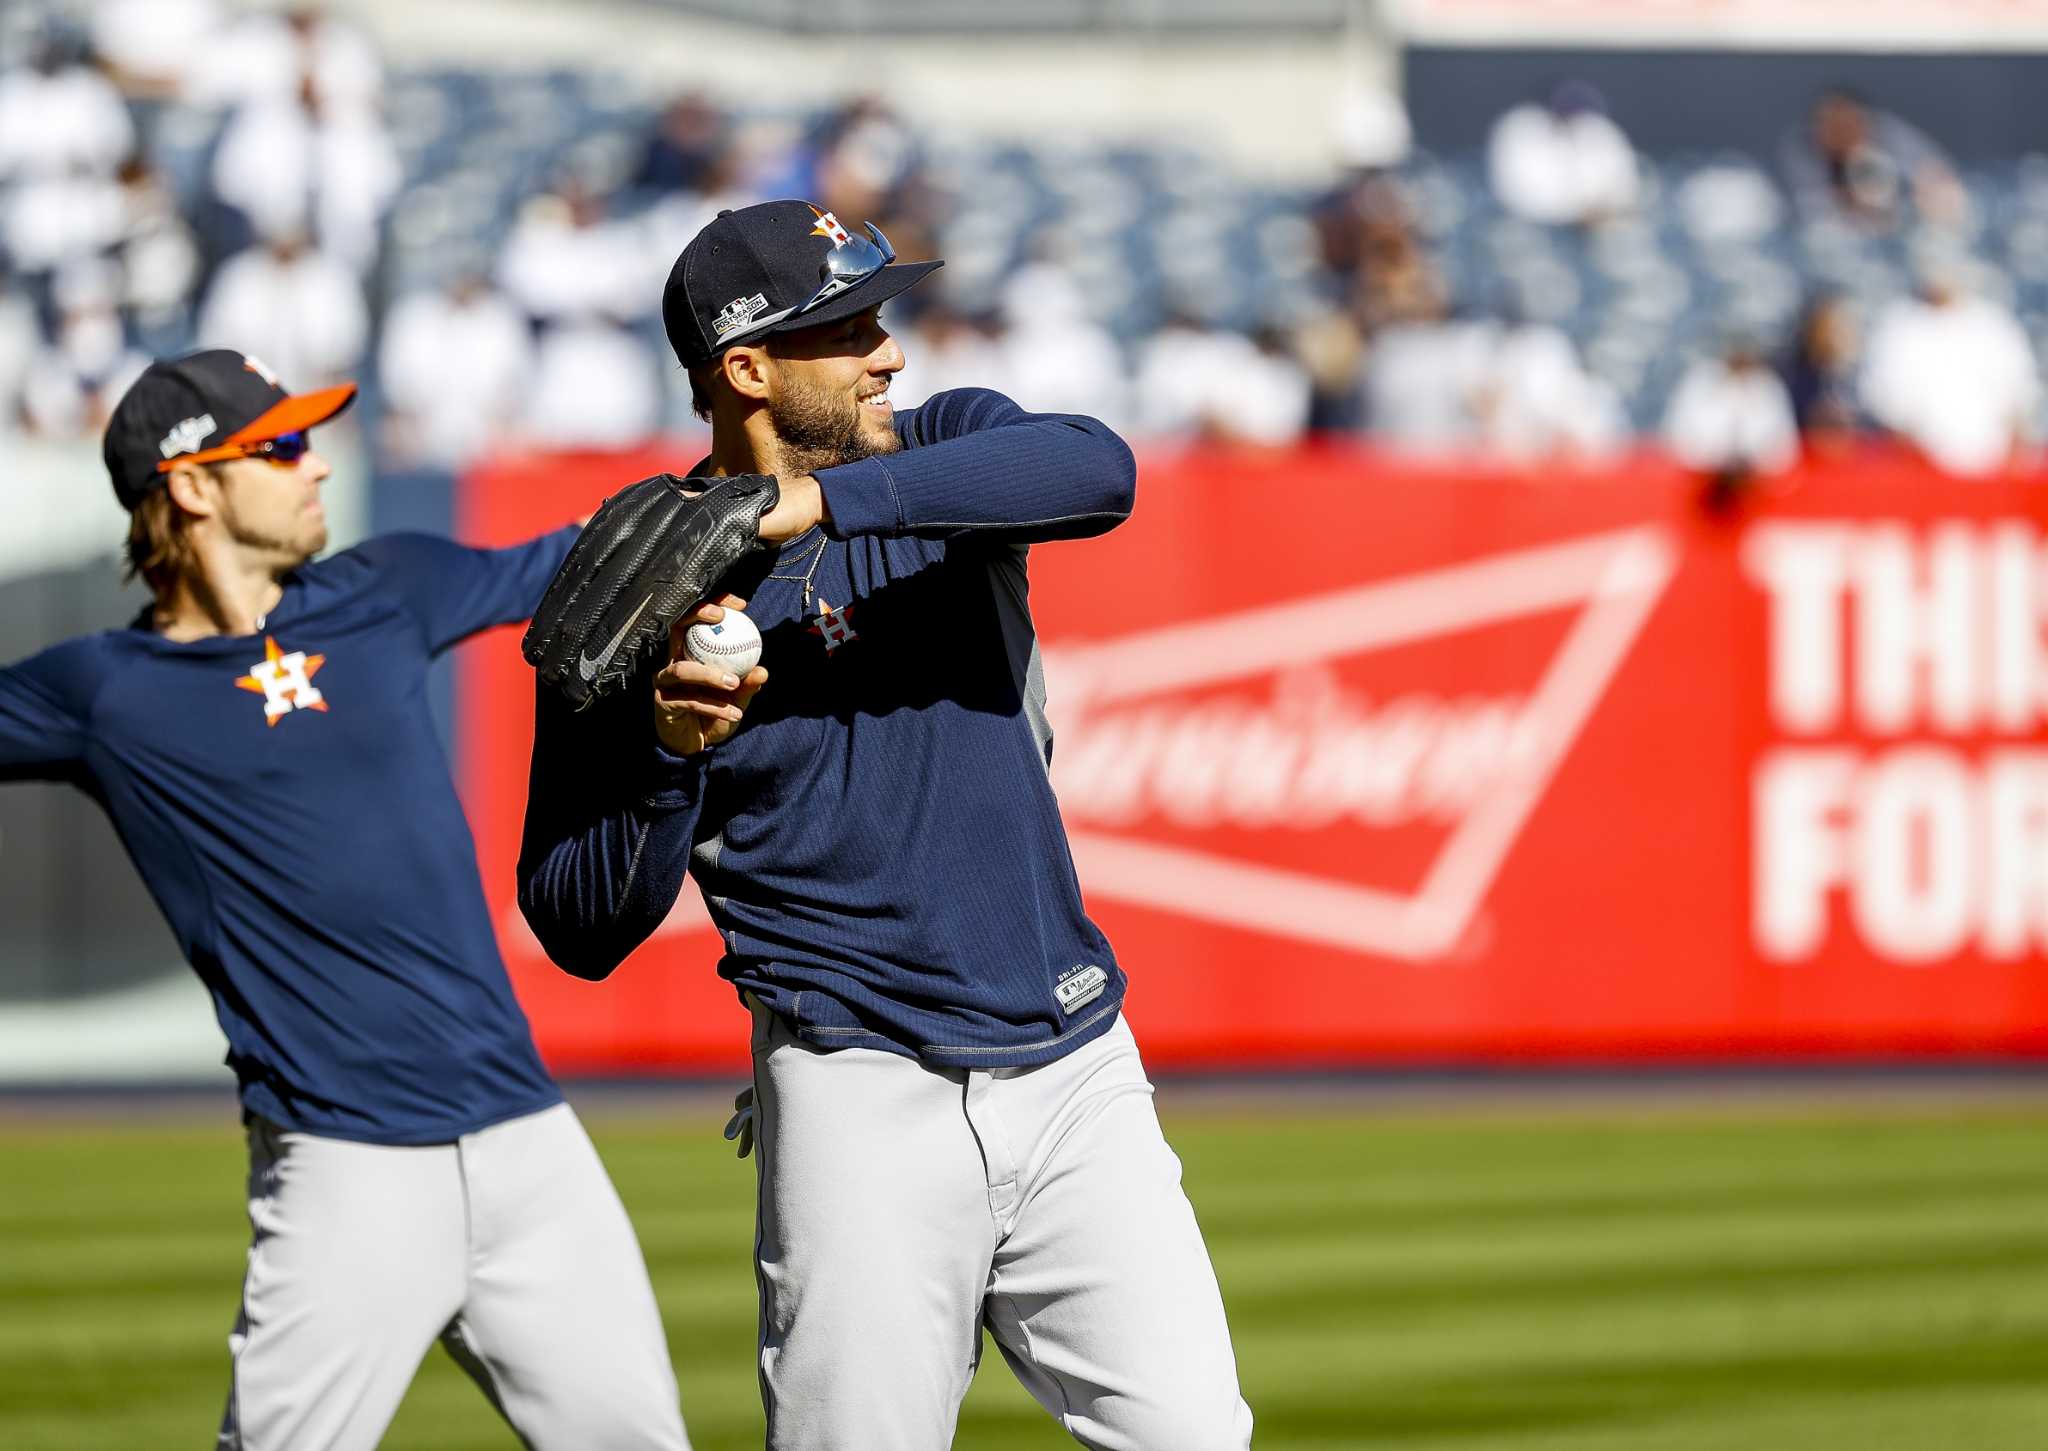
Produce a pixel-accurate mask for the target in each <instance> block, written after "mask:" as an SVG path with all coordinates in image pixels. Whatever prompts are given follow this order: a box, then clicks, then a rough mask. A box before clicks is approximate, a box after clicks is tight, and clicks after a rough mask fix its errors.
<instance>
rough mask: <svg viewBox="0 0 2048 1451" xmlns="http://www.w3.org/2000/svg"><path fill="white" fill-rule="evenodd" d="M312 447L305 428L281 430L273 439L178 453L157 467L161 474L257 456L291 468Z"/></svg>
mask: <svg viewBox="0 0 2048 1451" xmlns="http://www.w3.org/2000/svg"><path fill="white" fill-rule="evenodd" d="M312 447H313V440H312V437H311V435H309V434H307V433H306V432H305V431H304V430H300V431H299V432H296V433H280V434H279V435H278V436H277V437H276V438H266V439H264V440H262V441H261V442H260V443H224V444H222V445H220V446H219V447H218V448H203V449H201V450H199V452H197V453H181V454H179V455H178V456H177V457H176V458H167V459H165V460H164V461H163V462H162V463H160V464H158V465H157V466H156V471H157V472H158V473H160V474H167V473H169V472H170V471H171V470H172V469H174V468H176V467H177V466H178V465H179V464H211V463H225V462H226V461H227V460H229V459H237V458H260V459H262V460H263V461H264V462H265V463H271V464H276V465H277V466H278V467H279V468H290V467H291V466H292V465H293V464H296V463H297V462H298V461H299V460H300V459H302V458H304V457H305V456H306V452H307V450H309V449H311V448H312Z"/></svg>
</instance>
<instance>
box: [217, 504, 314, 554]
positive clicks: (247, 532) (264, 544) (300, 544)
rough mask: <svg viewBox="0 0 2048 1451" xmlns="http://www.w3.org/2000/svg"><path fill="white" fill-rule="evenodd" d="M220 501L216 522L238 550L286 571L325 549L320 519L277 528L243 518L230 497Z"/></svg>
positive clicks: (299, 519) (242, 514)
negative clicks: (220, 506)
mask: <svg viewBox="0 0 2048 1451" xmlns="http://www.w3.org/2000/svg"><path fill="white" fill-rule="evenodd" d="M222 502H223V506H224V507H223V508H222V509H221V516H220V522H221V524H222V526H223V527H224V528H225V529H226V530H227V534H228V537H229V538H230V539H232V540H234V542H235V543H236V544H238V545H240V546H241V547H242V548H244V549H246V550H250V551H253V552H255V553H259V554H261V555H263V556H265V557H267V558H269V559H271V560H273V561H275V562H276V563H278V564H281V565H283V566H285V567H286V568H288V569H296V568H297V567H298V566H300V565H302V564H304V563H305V562H306V561H307V560H309V559H311V558H312V557H313V556H314V555H316V554H318V553H319V552H320V551H321V550H323V549H325V548H326V547H327V521H326V520H325V519H324V518H316V519H306V518H298V519H295V520H293V521H292V522H291V523H290V524H287V525H277V524H271V523H267V522H263V521H259V520H253V519H250V518H248V517H246V516H245V515H244V513H243V511H241V510H238V509H237V508H235V506H234V498H233V496H232V495H230V496H228V497H227V498H226V499H224V500H223V501H222Z"/></svg>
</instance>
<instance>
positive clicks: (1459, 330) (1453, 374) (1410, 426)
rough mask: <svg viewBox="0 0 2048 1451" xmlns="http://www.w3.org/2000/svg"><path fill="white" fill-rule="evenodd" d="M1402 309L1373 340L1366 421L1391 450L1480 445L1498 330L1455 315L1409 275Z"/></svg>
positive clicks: (1437, 290)
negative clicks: (1482, 407) (1483, 404)
mask: <svg viewBox="0 0 2048 1451" xmlns="http://www.w3.org/2000/svg"><path fill="white" fill-rule="evenodd" d="M1406 275H1407V277H1408V278H1409V281H1408V282H1407V283H1406V284H1404V286H1405V287H1406V288H1408V289H1409V290H1408V291H1407V292H1406V293H1405V295H1397V296H1396V297H1395V299H1394V300H1396V301H1398V302H1399V304H1400V306H1399V308H1398V311H1396V312H1394V313H1391V314H1390V315H1389V317H1388V320H1387V321H1386V322H1385V323H1384V324H1383V325H1382V326H1380V327H1379V328H1378V329H1377V330H1375V331H1374V332H1373V333H1372V335H1371V336H1370V337H1369V339H1368V344H1367V352H1366V361H1365V379H1364V392H1365V423H1366V427H1367V428H1368V429H1370V430H1371V431H1372V433H1373V434H1374V435H1375V436H1377V437H1378V438H1379V439H1380V440H1382V441H1383V442H1384V443H1385V444H1386V445H1387V446H1388V447H1389V448H1390V449H1393V450H1395V451H1397V452H1401V453H1410V454H1418V455H1435V454H1448V453H1457V452H1462V451H1466V450H1470V449H1473V448H1475V447H1477V445H1478V442H1479V437H1480V426H1479V408H1480V404H1481V400H1482V398H1483V396H1484V394H1485V392H1486V390H1487V388H1488V386H1489V382H1490V378H1489V374H1490V371H1491V367H1492V362H1493V344H1494V337H1493V331H1492V329H1491V328H1490V327H1488V326H1487V325H1486V324H1484V323H1480V322H1473V321H1469V320H1466V319H1462V318H1454V317H1452V316H1451V313H1450V307H1449V303H1448V301H1447V299H1446V298H1445V297H1444V294H1443V290H1442V288H1441V286H1440V285H1438V284H1437V283H1436V282H1435V281H1434V279H1433V278H1431V277H1428V276H1427V275H1425V274H1423V273H1421V272H1419V271H1411V272H1409V273H1408V274H1406Z"/></svg>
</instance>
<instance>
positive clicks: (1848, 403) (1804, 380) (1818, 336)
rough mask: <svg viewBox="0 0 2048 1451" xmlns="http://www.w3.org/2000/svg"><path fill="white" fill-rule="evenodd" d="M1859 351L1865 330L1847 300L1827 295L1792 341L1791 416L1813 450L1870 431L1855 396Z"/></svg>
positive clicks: (1814, 304)
mask: <svg viewBox="0 0 2048 1451" xmlns="http://www.w3.org/2000/svg"><path fill="white" fill-rule="evenodd" d="M1861 347H1862V336H1861V330H1860V329H1859V328H1858V326H1857V322H1856V314H1855V309H1854V308H1853V306H1852V305H1851V304H1850V302H1849V299H1848V298H1846V297H1843V296H1842V295H1840V294H1839V293H1825V294H1823V295H1822V296H1820V297H1819V298H1817V299H1815V300H1814V301H1813V302H1812V303H1811V304H1809V305H1808V307H1807V309H1806V312H1805V314H1804V315H1803V316H1802V317H1801V318H1800V320H1799V330H1798V333H1797V335H1796V336H1795V338H1794V339H1793V345H1792V360H1791V364H1790V366H1789V367H1788V368H1787V369H1786V378H1785V386H1786V390H1787V392H1788V394H1789V396H1790V397H1791V400H1792V413H1793V417H1794V418H1796V419H1797V420H1798V423H1799V431H1800V433H1801V434H1803V435H1804V436H1805V437H1806V440H1807V442H1808V444H1809V445H1816V444H1817V445H1819V446H1820V447H1822V448H1826V447H1829V446H1831V445H1833V444H1836V443H1839V442H1841V441H1843V440H1845V439H1847V438H1849V437H1851V436H1853V435H1855V434H1857V433H1860V432H1863V431H1864V430H1865V428H1866V427H1867V426H1868V419H1867V416H1866V415H1865V413H1864V411H1863V406H1862V403H1861V402H1860V401H1859V400H1858V398H1857V396H1856V366H1857V361H1858V357H1857V355H1858V352H1859V350H1860V349H1861Z"/></svg>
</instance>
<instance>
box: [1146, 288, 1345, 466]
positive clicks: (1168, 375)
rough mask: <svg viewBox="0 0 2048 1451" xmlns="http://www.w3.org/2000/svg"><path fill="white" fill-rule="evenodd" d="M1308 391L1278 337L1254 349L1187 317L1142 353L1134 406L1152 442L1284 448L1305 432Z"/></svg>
mask: <svg viewBox="0 0 2048 1451" xmlns="http://www.w3.org/2000/svg"><path fill="white" fill-rule="evenodd" d="M1309 391H1310V389H1309V380H1308V373H1307V372H1306V370H1304V369H1303V368H1302V366H1301V364H1300V363H1298V362H1297V361H1295V359H1294V358H1293V356H1292V355H1291V354H1290V353H1289V351H1288V349H1287V345H1286V342H1285V340H1284V338H1282V337H1281V336H1280V334H1279V333H1278V332H1277V331H1275V330H1267V331H1264V332H1262V333H1261V334H1260V337H1259V339H1258V340H1257V341H1254V340H1253V339H1252V338H1249V337H1246V336H1245V335H1244V334H1242V333H1237V332H1232V331H1230V330H1229V329H1227V328H1222V327H1217V326H1214V325H1213V324H1209V323H1205V322H1202V321H1200V320H1199V319H1197V318H1196V317H1195V316H1194V314H1193V313H1192V312H1191V311H1189V310H1187V309H1182V310H1180V311H1177V312H1175V313H1174V314H1172V315H1170V316H1169V317H1168V318H1167V320H1166V323H1165V325H1164V326H1162V327H1161V328H1160V329H1159V331H1157V332H1155V333H1154V334H1152V336H1151V337H1149V338H1147V339H1146V340H1145V343H1144V344H1143V346H1142V347H1141V348H1140V349H1139V352H1138V366H1137V372H1136V377H1135V379H1134V381H1133V403H1134V405H1135V408H1136V414H1137V418H1136V423H1137V427H1138V429H1139V431H1140V432H1141V433H1142V434H1143V435H1144V436H1145V437H1147V438H1155V439H1210V440H1218V441H1225V442H1242V443H1256V444H1267V445H1278V444H1285V443H1291V442H1293V441H1295V440H1296V439H1298V438H1299V437H1300V436H1301V433H1302V430H1303V429H1304V428H1305V427H1306V426H1307V422H1308V412H1309Z"/></svg>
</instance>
